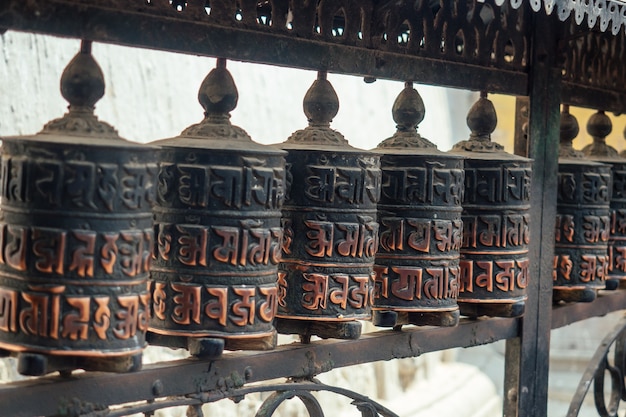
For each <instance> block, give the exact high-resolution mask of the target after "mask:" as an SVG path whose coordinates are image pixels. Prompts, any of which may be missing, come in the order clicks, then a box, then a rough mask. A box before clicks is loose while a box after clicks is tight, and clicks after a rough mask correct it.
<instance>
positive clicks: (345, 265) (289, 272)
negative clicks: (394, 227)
mask: <svg viewBox="0 0 626 417" xmlns="http://www.w3.org/2000/svg"><path fill="white" fill-rule="evenodd" d="M338 109H339V100H338V98H337V94H336V93H335V90H334V89H333V87H332V85H331V84H330V82H329V81H328V80H327V79H326V73H325V72H321V71H320V72H319V73H318V78H317V80H316V81H315V82H314V83H313V85H312V86H311V87H310V88H309V90H308V91H307V93H306V95H305V97H304V112H305V114H306V116H307V118H308V120H309V126H308V127H306V128H305V129H302V130H298V131H296V132H294V133H293V134H292V135H291V136H290V137H289V139H288V140H287V141H285V142H284V143H282V144H280V147H281V148H283V149H285V150H287V151H288V155H287V168H288V174H287V179H288V187H287V190H288V191H287V196H286V202H285V206H284V208H283V222H284V233H285V245H284V247H283V260H282V263H281V264H280V271H279V301H278V315H277V317H279V318H280V319H283V320H296V321H299V322H300V323H299V324H301V326H303V327H304V328H306V327H307V326H308V324H306V322H307V321H311V322H329V323H333V322H335V323H337V322H354V321H355V320H357V319H367V318H369V317H370V307H371V299H372V294H371V292H372V287H373V278H374V272H373V264H374V256H375V254H376V250H377V248H378V222H377V221H376V203H377V201H378V199H379V195H380V176H381V173H380V162H379V157H378V155H375V154H374V153H371V152H367V151H363V150H360V149H356V148H353V147H352V146H350V145H349V144H348V141H347V140H346V139H345V138H344V136H343V135H342V134H341V133H339V132H337V131H336V130H333V129H331V128H330V122H331V120H332V119H333V118H334V117H335V115H336V114H337V111H338ZM280 329H281V327H279V330H280ZM288 332H289V333H291V332H292V331H291V330H290V331H288ZM294 332H296V333H300V334H302V333H303V332H307V331H306V330H301V331H298V330H297V329H295V330H294ZM337 332H338V333H337V334H335V335H333V336H334V337H348V338H351V337H358V333H359V332H356V333H350V334H349V335H346V334H345V333H341V330H337Z"/></svg>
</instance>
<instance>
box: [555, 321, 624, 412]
mask: <svg viewBox="0 0 626 417" xmlns="http://www.w3.org/2000/svg"><path fill="white" fill-rule="evenodd" d="M607 376H608V377H609V380H610V381H611V383H610V388H609V391H608V393H607V392H606V391H605V389H606V388H607V387H605V378H606V377H607ZM592 381H593V398H594V402H595V405H596V409H597V411H598V414H599V415H600V416H601V417H617V416H618V414H617V411H618V409H619V407H620V404H621V402H622V401H624V400H626V385H625V381H626V318H622V319H621V320H620V321H619V322H618V324H617V325H616V326H615V328H613V330H612V331H611V332H609V333H608V334H607V335H606V336H605V337H604V339H602V342H601V343H600V345H599V346H598V348H597V349H596V352H595V353H594V355H593V357H592V358H591V360H590V361H589V365H588V366H587V369H585V372H584V373H583V376H582V377H581V378H580V382H579V384H578V388H577V389H576V393H575V394H574V397H573V399H572V402H571V403H570V406H569V409H568V411H567V417H576V416H578V413H579V412H580V409H581V407H582V405H583V401H584V399H585V397H586V395H587V392H588V391H589V388H590V387H591V383H592ZM607 394H608V395H607ZM607 398H608V402H607Z"/></svg>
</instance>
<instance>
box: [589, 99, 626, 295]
mask: <svg viewBox="0 0 626 417" xmlns="http://www.w3.org/2000/svg"><path fill="white" fill-rule="evenodd" d="M612 130H613V124H612V122H611V119H610V118H609V117H608V116H607V115H606V114H604V112H603V111H598V112H597V113H595V114H593V115H592V116H591V118H589V121H588V122H587V132H588V133H589V134H590V135H591V137H592V138H593V143H591V144H589V145H587V146H585V147H584V148H583V150H582V152H583V153H584V154H585V155H586V156H587V158H589V159H591V160H593V161H596V162H600V163H604V164H607V165H609V166H610V167H611V187H612V192H611V200H610V203H609V206H610V210H609V217H610V230H609V241H608V257H609V258H608V263H609V264H608V275H607V277H606V288H607V289H614V288H617V287H626V158H623V157H621V156H619V154H618V153H617V150H616V149H615V148H613V147H612V146H610V145H607V143H606V137H607V136H608V135H609V134H610V133H611V131H612Z"/></svg>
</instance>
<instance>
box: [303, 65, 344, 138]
mask: <svg viewBox="0 0 626 417" xmlns="http://www.w3.org/2000/svg"><path fill="white" fill-rule="evenodd" d="M302 108H303V109H304V114H305V115H306V117H307V119H308V121H309V126H330V122H332V120H333V118H334V117H335V116H336V115H337V113H338V112H339V97H337V93H336V92H335V89H334V88H333V86H332V84H331V83H330V82H328V80H327V79H326V71H319V72H318V73H317V80H315V81H314V82H313V85H311V87H310V88H309V90H308V91H307V92H306V94H305V96H304V100H303V102H302Z"/></svg>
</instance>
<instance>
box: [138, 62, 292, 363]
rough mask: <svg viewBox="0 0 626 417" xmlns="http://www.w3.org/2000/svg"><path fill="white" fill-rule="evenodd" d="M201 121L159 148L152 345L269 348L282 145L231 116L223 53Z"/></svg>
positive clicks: (210, 78) (232, 100)
mask: <svg viewBox="0 0 626 417" xmlns="http://www.w3.org/2000/svg"><path fill="white" fill-rule="evenodd" d="M198 100H199V101H200V103H201V105H202V106H203V108H204V110H205V118H204V120H202V121H201V122H200V123H198V124H195V125H193V126H190V127H188V128H187V129H185V130H184V131H183V132H182V133H181V134H180V136H178V137H175V138H172V139H165V140H161V141H158V142H157V143H158V144H159V145H160V146H161V148H162V151H161V154H160V155H161V157H160V164H159V176H158V188H157V205H156V207H155V209H154V213H155V236H156V239H155V240H156V242H155V248H154V255H153V261H152V274H151V276H152V283H153V287H152V290H153V292H152V301H153V309H154V314H153V317H152V320H151V322H150V333H149V341H150V343H154V344H160V345H165V346H172V347H184V348H187V349H189V351H190V353H192V354H194V355H197V356H214V355H218V354H220V353H221V352H222V350H223V349H224V347H225V348H226V349H231V350H233V349H272V348H274V347H275V345H276V331H275V329H274V326H273V321H274V316H275V314H276V306H277V294H278V285H277V268H278V263H279V260H280V257H281V245H282V239H283V232H282V228H281V220H280V218H281V211H280V209H281V206H282V203H283V199H284V182H285V159H284V154H285V152H283V151H280V150H278V149H275V148H273V147H270V146H265V145H261V144H258V143H255V142H253V141H252V139H251V138H250V136H249V135H248V134H247V133H246V132H245V131H244V130H243V129H241V128H240V127H238V126H234V125H233V124H232V123H231V122H230V120H229V119H230V114H229V113H230V112H231V111H232V110H233V109H234V108H235V107H236V105H237V100H238V92H237V88H236V86H235V83H234V81H233V79H232V76H231V75H230V72H229V71H228V70H227V69H226V61H225V60H224V59H218V60H217V67H216V68H215V69H213V70H212V71H211V72H210V73H209V74H208V75H207V77H206V78H205V79H204V81H203V82H202V85H201V87H200V91H199V93H198Z"/></svg>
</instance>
